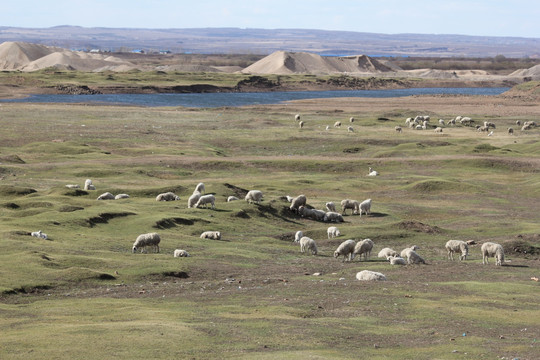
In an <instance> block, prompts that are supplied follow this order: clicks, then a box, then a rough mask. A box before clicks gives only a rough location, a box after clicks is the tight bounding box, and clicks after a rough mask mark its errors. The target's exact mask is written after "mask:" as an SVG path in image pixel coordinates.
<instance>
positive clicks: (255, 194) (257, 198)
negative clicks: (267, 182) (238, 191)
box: [244, 190, 263, 204]
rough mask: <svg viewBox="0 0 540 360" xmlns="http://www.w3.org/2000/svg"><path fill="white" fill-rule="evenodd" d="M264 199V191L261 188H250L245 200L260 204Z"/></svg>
mask: <svg viewBox="0 0 540 360" xmlns="http://www.w3.org/2000/svg"><path fill="white" fill-rule="evenodd" d="M262 199H263V193H262V191H260V190H249V191H248V193H247V194H246V197H245V198H244V200H246V201H247V202H248V203H250V204H251V203H254V202H255V203H257V204H259V203H260V202H261V201H262Z"/></svg>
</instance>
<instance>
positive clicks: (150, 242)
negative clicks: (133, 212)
mask: <svg viewBox="0 0 540 360" xmlns="http://www.w3.org/2000/svg"><path fill="white" fill-rule="evenodd" d="M160 241H161V238H160V237H159V234H158V233H148V234H141V235H139V236H137V239H136V240H135V242H134V243H133V249H132V251H133V252H134V253H135V252H137V249H141V252H143V251H145V250H146V247H148V246H150V247H152V248H153V249H154V252H156V253H158V252H159V242H160Z"/></svg>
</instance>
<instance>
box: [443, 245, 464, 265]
mask: <svg viewBox="0 0 540 360" xmlns="http://www.w3.org/2000/svg"><path fill="white" fill-rule="evenodd" d="M444 247H445V248H446V251H447V252H448V259H449V260H452V261H454V253H457V252H461V255H460V256H459V260H465V259H467V255H469V245H467V243H466V242H465V241H462V240H448V241H447V242H446V245H445V246H444Z"/></svg>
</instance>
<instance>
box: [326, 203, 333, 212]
mask: <svg viewBox="0 0 540 360" xmlns="http://www.w3.org/2000/svg"><path fill="white" fill-rule="evenodd" d="M325 206H326V210H328V211H333V212H336V204H334V203H333V202H331V201H329V202H327V203H326V204H325Z"/></svg>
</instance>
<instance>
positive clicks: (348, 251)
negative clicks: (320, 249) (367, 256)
mask: <svg viewBox="0 0 540 360" xmlns="http://www.w3.org/2000/svg"><path fill="white" fill-rule="evenodd" d="M355 245H356V241H354V240H352V239H349V240H345V241H344V242H342V243H341V244H339V246H338V248H337V249H336V251H334V257H335V258H336V259H337V258H338V257H339V256H340V255H341V256H343V261H346V260H347V258H348V261H351V260H352V258H353V253H354V247H355Z"/></svg>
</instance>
